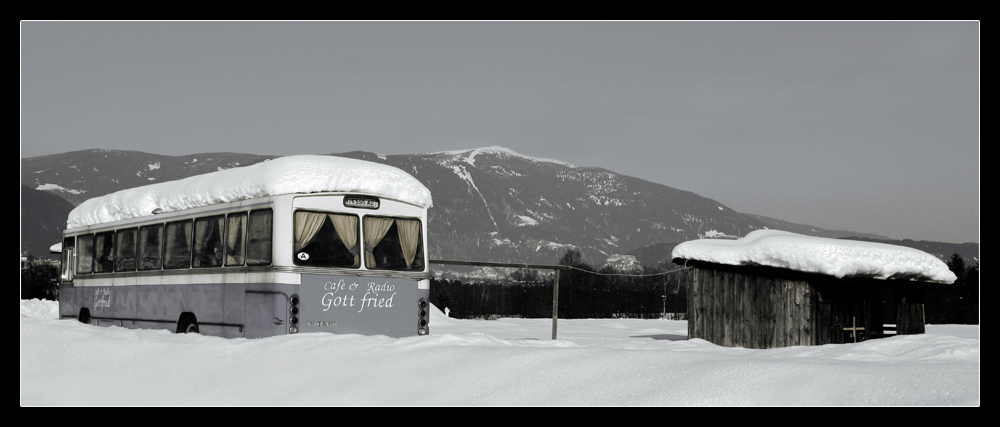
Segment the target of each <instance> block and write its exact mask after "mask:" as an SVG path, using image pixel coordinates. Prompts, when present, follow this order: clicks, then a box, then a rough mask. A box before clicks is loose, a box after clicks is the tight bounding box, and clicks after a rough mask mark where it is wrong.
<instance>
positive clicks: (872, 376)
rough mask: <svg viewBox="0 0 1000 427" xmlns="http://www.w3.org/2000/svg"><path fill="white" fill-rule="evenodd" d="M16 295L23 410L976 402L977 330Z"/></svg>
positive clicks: (977, 384) (977, 386) (963, 404)
mask: <svg viewBox="0 0 1000 427" xmlns="http://www.w3.org/2000/svg"><path fill="white" fill-rule="evenodd" d="M57 317H58V316H57V305H56V303H54V302H49V301H38V300H32V301H24V300H22V301H21V342H20V344H21V353H20V356H21V372H20V374H21V399H20V404H21V405H22V406H50V405H105V406H123V405H146V406H153V405H155V406H163V405H212V406H230V405H275V406H287V405H325V406H348V405H352V406H426V405H438V406H465V405H473V406H492V405H509V406H557V405H588V406H589V405H613V406H618V405H643V406H654V405H698V406H713V405H727V406H728V405H756V406H777V405H834V406H836V405H844V406H859V405H862V406H885V405H930V406H945V405H949V406H950V405H960V406H978V405H980V397H979V396H980V394H979V384H980V367H979V365H980V363H979V326H960V325H928V327H927V331H928V333H927V334H924V335H911V336H900V337H893V338H887V339H882V340H873V341H867V342H863V343H858V344H843V345H824V346H815V347H789V348H782V349H773V350H748V349H743V348H725V347H719V346H716V345H713V344H710V343H708V342H706V341H703V340H698V339H694V340H688V339H687V324H686V322H683V321H665V320H613V319H596V320H560V321H559V324H558V333H559V339H558V340H556V341H552V340H551V339H550V338H551V327H552V323H551V320H544V319H541V320H539V319H531V320H522V319H504V320H496V321H474V320H455V319H449V318H446V317H444V315H443V314H442V313H441V312H440V311H436V312H435V313H433V315H432V318H431V327H432V329H431V330H432V335H431V336H427V337H411V338H403V339H392V338H386V337H369V336H359V335H331V334H299V335H290V336H282V337H275V338H267V339H259V340H247V339H224V338H216V337H208V336H201V335H176V334H172V333H169V332H167V331H154V330H131V329H122V328H117V327H110V328H101V327H96V326H90V325H84V324H81V323H79V322H77V321H75V320H57Z"/></svg>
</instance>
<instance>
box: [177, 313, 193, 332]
mask: <svg viewBox="0 0 1000 427" xmlns="http://www.w3.org/2000/svg"><path fill="white" fill-rule="evenodd" d="M177 333H178V334H197V333H198V319H196V318H195V317H194V315H193V314H191V313H184V314H182V315H181V319H180V320H178V321H177Z"/></svg>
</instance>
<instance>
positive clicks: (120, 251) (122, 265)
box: [115, 228, 135, 271]
mask: <svg viewBox="0 0 1000 427" xmlns="http://www.w3.org/2000/svg"><path fill="white" fill-rule="evenodd" d="M115 271H135V229H134V228H133V229H127V230H118V232H116V233H115Z"/></svg>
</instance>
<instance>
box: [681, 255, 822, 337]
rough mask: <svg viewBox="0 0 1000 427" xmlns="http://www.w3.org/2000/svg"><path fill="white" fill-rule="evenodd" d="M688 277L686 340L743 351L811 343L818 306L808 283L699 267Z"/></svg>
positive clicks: (814, 294) (815, 327)
mask: <svg viewBox="0 0 1000 427" xmlns="http://www.w3.org/2000/svg"><path fill="white" fill-rule="evenodd" d="M689 277H690V282H689V291H688V298H689V300H688V312H689V319H688V337H689V338H702V339H705V340H707V341H710V342H713V343H715V344H718V345H722V346H727V347H746V348H773V347H786V346H792V345H814V344H816V343H817V336H816V330H817V327H818V325H817V312H818V309H819V301H818V296H817V295H816V292H815V290H814V289H813V288H812V286H810V285H809V283H808V282H803V281H801V280H792V279H783V278H769V277H761V276H757V275H748V274H741V273H737V272H732V271H720V270H711V269H699V268H696V269H694V270H692V272H691V274H690V275H689Z"/></svg>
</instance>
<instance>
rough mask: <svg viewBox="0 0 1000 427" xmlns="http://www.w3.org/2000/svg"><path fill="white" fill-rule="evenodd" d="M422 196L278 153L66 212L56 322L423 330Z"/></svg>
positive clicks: (357, 167) (250, 330) (395, 172)
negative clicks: (65, 320)
mask: <svg viewBox="0 0 1000 427" xmlns="http://www.w3.org/2000/svg"><path fill="white" fill-rule="evenodd" d="M430 206H431V195H430V191H429V190H428V189H427V188H426V187H425V186H423V185H422V184H421V183H420V182H419V181H417V180H416V179H415V178H413V177H412V176H411V175H409V174H407V173H406V172H403V171H402V170H399V169H397V168H394V167H391V166H385V165H381V164H377V163H372V162H366V161H361V160H354V159H347V158H341V157H333V156H289V157H281V158H277V159H274V160H270V161H266V162H263V163H258V164H255V165H252V166H247V167H240V168H233V169H228V170H223V171H218V172H214V173H210V174H205V175H199V176H194V177H191V178H187V179H183V180H179V181H172V182H164V183H159V184H153V185H148V186H144V187H139V188H134V189H128V190H122V191H119V192H117V193H113V194H109V195H106V196H102V197H97V198H93V199H90V200H87V201H85V202H84V203H82V204H80V206H78V207H77V208H76V209H74V210H73V211H72V212H71V213H70V215H69V218H68V220H67V229H66V231H65V233H64V237H63V243H62V277H61V283H60V288H59V314H60V317H61V318H76V319H79V320H80V321H82V322H85V323H91V324H96V325H102V326H104V325H114V326H121V327H127V328H165V329H170V330H173V331H176V332H179V333H183V332H200V333H203V334H208V335H217V336H223V337H247V338H259V337H268V336H274V335H282V334H291V333H304V332H332V333H359V334H366V335H388V336H393V337H403V336H410V335H424V334H427V333H428V332H429V324H428V323H429V314H428V312H429V287H430V286H429V285H430V280H429V279H430V275H429V272H428V265H427V264H428V261H427V209H428V208H429V207H430Z"/></svg>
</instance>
